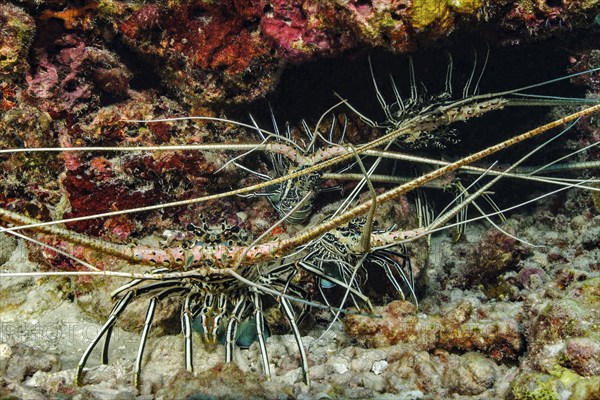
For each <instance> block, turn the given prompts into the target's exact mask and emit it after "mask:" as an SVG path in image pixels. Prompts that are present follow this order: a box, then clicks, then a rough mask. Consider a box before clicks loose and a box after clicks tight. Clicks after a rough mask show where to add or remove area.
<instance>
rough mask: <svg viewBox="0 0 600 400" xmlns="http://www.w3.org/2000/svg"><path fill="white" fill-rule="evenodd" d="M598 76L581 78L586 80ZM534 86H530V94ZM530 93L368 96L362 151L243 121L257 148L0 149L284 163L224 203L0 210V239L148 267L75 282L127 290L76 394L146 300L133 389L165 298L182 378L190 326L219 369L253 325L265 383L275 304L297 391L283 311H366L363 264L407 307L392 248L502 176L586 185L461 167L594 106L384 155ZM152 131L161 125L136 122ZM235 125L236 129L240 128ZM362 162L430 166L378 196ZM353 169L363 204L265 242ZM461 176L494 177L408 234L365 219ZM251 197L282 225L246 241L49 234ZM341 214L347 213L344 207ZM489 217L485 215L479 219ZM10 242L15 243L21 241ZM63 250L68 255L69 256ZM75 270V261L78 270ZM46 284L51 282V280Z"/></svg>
mask: <svg viewBox="0 0 600 400" xmlns="http://www.w3.org/2000/svg"><path fill="white" fill-rule="evenodd" d="M597 70H598V69H595V70H592V71H587V72H586V73H591V72H595V71H597ZM562 79H566V78H562ZM534 86H536V85H532V86H530V87H534ZM413 87H414V84H413ZM530 87H526V88H521V89H518V90H513V91H506V92H502V93H495V94H490V95H470V96H468V94H469V93H468V89H466V91H467V94H466V95H465V97H466V98H464V99H461V100H458V101H449V100H447V97H445V96H441V97H439V99H438V101H437V102H435V103H433V104H428V105H427V106H426V107H421V106H420V104H419V101H418V100H419V99H418V94H417V92H416V90H415V91H414V92H413V93H412V94H411V99H410V100H409V101H408V102H406V103H404V102H402V98H401V97H400V95H399V94H398V92H397V90H396V89H395V88H394V92H395V93H396V102H395V103H393V104H392V105H387V104H386V103H385V101H384V100H383V97H382V96H381V94H380V93H379V90H378V89H377V86H376V91H377V97H378V100H379V102H380V103H381V105H382V107H383V109H384V111H385V114H386V117H387V118H388V120H387V122H386V123H384V124H377V123H374V122H372V121H370V120H369V119H368V118H366V117H364V116H362V115H361V118H363V120H365V121H367V123H369V124H370V125H372V126H375V127H384V128H386V132H385V133H384V134H383V135H382V136H380V137H378V138H376V139H374V140H372V141H370V142H368V143H365V144H362V145H350V144H344V143H333V141H332V140H331V139H330V140H326V139H323V138H322V136H321V134H320V133H319V131H318V124H317V128H315V130H314V132H313V133H312V135H311V137H310V143H309V145H308V146H306V147H304V148H301V147H300V146H299V145H297V144H295V143H294V141H293V140H292V139H291V138H289V137H284V136H282V135H280V134H279V132H278V130H277V127H276V126H277V125H276V123H274V125H275V127H276V131H275V133H271V132H267V131H265V130H263V129H261V128H259V127H258V124H256V123H255V122H253V125H246V126H247V127H249V128H251V129H255V130H257V131H258V132H261V133H262V134H264V136H263V141H262V143H252V144H234V145H223V144H217V145H190V146H162V147H135V148H109V147H97V148H95V147H71V148H64V149H41V148H40V149H6V150H0V153H15V152H35V151H145V150H153V151H164V150H184V149H185V150H196V151H210V150H218V151H222V150H236V151H248V152H251V151H262V152H267V153H271V154H275V155H277V157H283V158H285V159H286V161H285V163H284V164H285V165H286V167H287V169H288V170H287V171H285V170H284V169H285V168H282V167H281V166H274V168H275V169H276V170H279V171H278V175H280V176H278V177H274V178H269V179H268V180H267V181H266V182H263V183H259V184H255V185H251V186H248V187H245V188H241V189H235V190H232V191H229V192H225V193H219V194H213V195H208V196H203V197H199V198H194V199H190V200H182V201H176V202H171V203H167V204H161V205H156V206H150V207H143V208H137V209H129V210H120V211H114V212H110V213H104V214H97V215H91V216H85V217H76V218H69V219H63V220H58V221H49V222H40V221H38V220H35V219H33V218H29V217H26V216H24V215H21V214H18V213H15V212H11V211H8V210H5V209H0V219H2V220H3V221H5V222H7V223H10V224H13V226H12V227H10V228H1V229H0V232H7V233H12V234H18V233H17V231H20V230H24V229H29V230H34V231H38V232H43V233H46V234H48V235H53V236H56V237H59V238H61V239H62V240H64V241H66V242H69V243H72V244H73V245H79V246H82V247H83V248H84V249H87V250H85V251H84V252H83V253H82V254H83V255H82V258H84V259H85V258H87V257H88V252H89V255H90V257H89V258H93V257H91V252H101V253H103V254H105V255H110V256H115V257H118V258H122V259H124V260H127V261H129V262H131V263H138V264H146V265H151V266H159V267H158V268H156V269H154V270H152V271H150V272H149V273H134V274H126V273H117V272H106V271H99V270H95V271H92V272H85V274H89V275H115V276H125V277H129V278H131V279H132V281H130V282H129V283H127V284H125V285H123V286H121V287H120V288H118V289H117V290H115V291H114V292H113V293H112V296H113V297H114V298H115V299H116V302H115V305H114V307H113V309H112V311H111V313H110V315H109V317H108V320H107V321H106V322H105V324H104V325H103V327H102V329H101V330H100V332H99V334H98V335H97V337H96V338H95V339H94V340H93V341H92V342H91V343H90V345H89V347H88V348H87V349H86V351H85V352H84V354H83V356H82V358H81V361H80V363H79V365H78V367H77V373H76V382H77V384H81V383H82V382H83V380H82V378H83V370H84V367H85V365H86V362H87V360H88V358H89V356H90V354H91V352H92V350H93V349H94V348H95V347H96V345H97V344H98V342H99V341H100V339H101V338H102V337H105V342H104V346H103V350H102V362H103V363H107V362H108V348H109V343H110V338H111V334H112V331H113V328H114V326H115V323H116V321H117V319H118V318H119V316H120V315H122V313H123V311H124V310H125V309H126V307H127V306H128V305H129V304H130V303H131V302H132V301H133V300H135V299H137V298H140V297H150V300H149V303H148V309H147V313H146V318H145V323H144V327H143V331H142V337H141V341H140V345H139V350H138V354H137V361H136V364H135V369H134V384H135V385H136V386H137V385H138V383H139V380H140V373H141V364H142V358H143V353H144V348H145V346H146V343H147V338H148V334H149V331H150V328H151V325H152V321H153V316H154V312H155V309H156V306H157V303H158V302H159V301H160V300H162V299H164V298H167V297H172V296H177V297H181V298H183V305H182V307H181V325H182V331H183V334H184V338H185V365H186V368H187V369H188V370H190V371H191V370H192V369H193V360H192V336H193V334H192V333H193V328H192V327H193V325H194V321H195V320H199V321H200V325H201V329H200V330H201V332H202V334H203V335H204V337H205V339H206V340H207V341H211V342H216V341H218V340H220V341H222V342H224V344H225V346H226V361H227V362H230V361H232V359H233V351H234V349H235V346H236V343H237V344H240V343H241V342H244V340H246V339H247V338H240V334H239V332H238V331H239V330H240V327H241V326H244V329H247V326H248V323H250V324H253V325H254V331H255V333H253V335H254V338H255V339H256V340H257V341H258V342H259V346H260V349H261V354H262V364H263V369H264V372H265V374H266V375H267V377H269V376H270V364H269V359H268V355H267V350H266V338H267V336H268V335H267V331H268V327H267V325H266V323H265V322H264V311H263V301H264V298H265V297H272V298H273V299H275V301H276V302H278V303H279V305H280V307H281V309H282V311H283V313H284V315H285V317H286V318H287V320H288V322H289V325H290V326H291V328H292V331H293V334H294V337H295V339H296V341H297V345H298V349H299V352H300V356H301V364H302V371H303V375H304V381H305V382H306V383H307V384H309V382H310V378H309V370H308V360H307V356H306V353H305V350H304V347H303V344H302V338H301V334H300V331H299V329H298V323H297V321H298V315H297V314H298V309H297V308H296V309H295V308H294V305H293V303H295V304H298V305H299V306H298V307H300V308H301V310H300V311H301V312H304V311H306V309H307V308H308V307H321V308H325V309H329V310H332V311H335V312H338V313H339V312H341V311H343V312H349V311H348V310H343V307H344V302H345V300H346V298H347V296H350V297H351V298H352V299H353V300H354V302H355V304H356V305H357V306H358V307H365V308H366V311H367V312H371V305H370V300H369V299H368V297H366V296H365V295H364V294H363V293H362V291H361V285H360V281H361V279H359V278H358V275H360V271H361V270H362V267H363V266H364V265H365V264H366V263H370V264H373V265H376V266H378V267H380V268H381V269H382V270H383V271H384V273H385V274H386V276H387V277H388V278H389V280H390V281H391V283H392V285H393V286H394V288H396V290H397V291H398V292H399V293H400V294H401V295H402V296H403V297H404V291H403V287H404V288H408V290H409V291H410V294H411V297H413V298H414V299H415V301H416V295H415V292H414V290H415V289H414V280H413V276H412V267H411V265H410V259H409V257H408V256H407V255H406V254H405V252H404V251H403V249H402V247H400V246H401V245H402V244H403V243H406V242H409V241H412V240H415V239H416V238H419V237H423V236H426V235H429V234H431V233H432V232H433V231H435V230H437V229H440V228H441V227H442V226H444V225H445V224H446V223H447V222H448V220H449V219H450V218H452V217H454V216H455V215H456V214H457V213H459V212H460V211H461V210H462V209H464V207H466V205H468V204H471V203H473V202H474V200H475V199H477V198H478V197H480V196H482V195H483V194H484V193H485V192H486V191H487V190H488V189H489V187H491V185H493V184H494V183H495V182H496V181H497V180H498V179H500V178H502V177H513V178H520V179H532V180H540V181H546V182H551V183H556V184H562V185H564V186H566V187H572V186H576V187H577V186H585V183H586V182H582V181H579V182H577V183H576V184H570V183H565V182H560V181H558V180H555V179H551V178H543V177H525V176H523V175H522V174H520V173H515V172H512V171H511V170H512V168H515V167H516V166H517V165H516V164H515V165H513V167H511V168H509V170H506V171H503V172H499V171H495V170H493V169H490V170H482V169H478V168H475V167H469V165H470V164H472V163H473V162H475V161H478V160H480V159H482V158H484V157H486V156H488V155H491V154H494V153H496V152H498V151H501V150H503V149H506V148H508V147H510V146H513V145H515V144H517V143H520V142H522V141H525V140H527V139H530V138H532V137H535V136H537V135H539V134H542V133H544V132H546V131H548V130H551V129H553V128H555V127H558V126H560V125H562V124H565V123H567V122H570V121H575V120H577V119H578V118H581V117H583V116H587V115H590V114H592V113H595V112H597V111H599V110H600V105H598V104H596V105H593V106H591V107H589V108H586V109H584V110H582V111H579V112H575V113H572V114H570V115H568V116H566V117H563V118H560V119H558V120H555V121H553V122H550V123H548V124H545V125H542V126H539V127H537V128H535V129H532V130H530V131H528V132H525V133H523V134H520V135H518V136H515V137H513V138H510V139H508V140H505V141H503V142H501V143H498V144H496V145H494V146H490V147H488V148H486V149H484V150H481V151H478V152H475V153H473V154H470V155H468V156H466V157H464V158H461V159H459V160H457V161H455V162H451V163H443V162H441V161H436V160H427V159H424V158H418V157H414V156H409V155H404V154H400V153H394V152H390V151H389V150H388V149H389V147H390V145H391V144H392V143H393V142H394V141H398V140H404V141H408V142H415V141H418V140H419V138H420V137H421V135H430V134H431V133H432V132H435V131H436V130H437V129H439V128H441V127H444V126H448V125H450V124H452V123H454V122H457V121H466V120H468V119H470V118H473V117H477V116H479V115H481V114H483V113H486V112H489V111H493V110H499V109H502V108H504V107H505V106H507V105H510V104H511V103H519V102H521V101H522V100H521V99H518V98H517V99H514V98H513V97H515V96H519V94H521V92H523V91H524V90H526V89H529V88H530ZM511 96H512V97H511ZM582 102H583V101H582ZM343 103H345V101H343ZM409 106H410V107H409ZM355 111H356V110H355ZM359 115H360V114H359ZM200 118H202V119H205V120H210V119H211V118H208V117H200ZM175 120H178V118H172V119H168V120H162V121H175ZM219 120H220V119H219ZM159 121H161V120H152V121H144V122H159ZM133 122H136V121H133ZM137 122H140V121H137ZM237 124H238V125H243V124H240V123H237ZM332 129H333V127H332ZM305 130H306V131H307V132H309V133H310V129H308V128H305ZM318 137H321V139H323V141H324V142H325V143H326V144H327V145H326V146H325V147H323V148H320V149H315V147H314V143H315V141H316V140H317V138H318ZM381 148H383V150H381ZM361 156H374V157H379V158H381V157H389V158H402V159H407V160H417V161H419V162H428V163H432V164H436V165H438V168H436V169H434V170H433V171H431V172H428V173H425V174H423V175H421V176H419V177H417V178H414V179H412V180H409V181H408V182H406V183H403V184H400V185H397V186H395V187H394V188H392V189H390V190H387V191H385V192H384V193H381V194H379V195H377V194H376V192H375V190H374V188H373V186H372V182H371V175H373V171H374V167H372V168H371V169H369V171H368V172H367V171H366V169H365V167H364V165H363V163H362V160H361ZM352 161H355V162H356V164H358V166H359V167H360V170H361V174H360V176H359V177H361V178H363V180H364V182H365V184H367V185H368V186H369V192H370V194H371V197H370V199H369V200H366V201H363V202H361V203H359V204H358V205H355V206H354V207H352V208H349V209H347V210H341V209H340V211H339V212H337V213H335V214H334V215H333V216H331V217H330V218H327V219H325V220H323V221H321V222H320V223H319V224H318V225H315V226H312V227H308V228H306V229H304V230H302V231H300V232H299V233H298V234H296V235H293V236H291V237H289V238H287V239H276V240H271V241H264V238H265V237H266V236H267V234H268V233H269V232H270V231H272V230H273V229H274V228H275V227H277V226H278V225H280V224H282V223H284V221H286V220H287V221H288V222H291V223H298V222H302V221H304V220H305V219H306V217H307V215H308V214H309V213H310V211H311V210H312V207H313V203H314V199H315V197H316V195H317V193H316V192H317V191H318V189H317V187H318V184H319V183H320V181H321V179H323V178H324V175H325V174H326V172H324V171H326V170H328V169H330V168H331V167H333V166H336V165H342V164H344V163H349V162H352ZM276 162H279V163H281V161H273V163H274V164H275V163H276ZM284 164H281V165H284ZM461 168H465V169H470V170H471V171H474V172H475V173H479V174H490V175H495V176H496V177H495V178H494V179H492V180H491V181H490V182H488V183H486V184H484V185H482V186H481V187H480V188H478V189H477V190H475V191H474V192H472V193H469V192H467V189H464V188H463V193H462V196H463V198H464V200H462V201H460V202H459V204H458V205H456V206H454V207H452V208H450V209H449V210H448V211H446V212H444V213H443V214H442V215H441V216H440V217H438V218H437V219H435V220H434V221H428V222H427V223H425V224H424V225H423V226H421V227H419V228H415V229H412V230H397V229H395V228H394V227H387V228H384V229H374V220H373V215H374V213H375V210H376V207H377V206H378V205H381V204H383V203H386V202H389V201H391V200H393V199H396V198H398V197H399V196H401V195H403V194H405V193H408V192H409V191H412V190H414V189H417V188H420V187H422V186H423V185H426V184H428V183H430V182H432V181H434V180H436V179H438V178H440V177H442V176H444V175H446V174H449V173H451V172H453V171H456V170H459V169H461ZM261 190H265V191H266V193H265V194H266V195H267V196H269V199H270V200H271V202H272V203H274V205H276V207H277V206H278V205H279V207H277V210H278V212H279V214H280V217H281V219H280V220H279V221H278V222H277V223H276V224H274V225H273V226H272V227H271V228H270V229H269V230H267V231H266V232H265V233H264V234H262V235H261V236H260V237H258V238H257V239H254V240H252V239H250V237H249V235H246V234H243V232H240V231H239V229H233V228H232V227H230V226H227V225H225V224H224V225H223V226H222V229H221V230H220V232H217V233H216V234H214V232H212V231H211V230H212V228H211V227H210V226H208V225H206V224H203V226H201V227H194V228H195V232H194V233H192V234H191V240H189V241H188V242H186V243H182V244H181V245H179V246H169V247H161V248H156V247H146V246H141V245H122V244H114V243H109V242H106V241H103V240H100V239H97V238H93V237H89V236H86V235H82V234H78V233H74V232H71V231H69V230H67V229H64V228H60V227H58V226H57V225H58V224H61V223H67V222H77V221H83V220H87V219H92V218H102V217H108V216H115V215H120V214H125V213H133V212H142V211H148V210H153V209H159V208H165V207H174V206H181V205H186V204H193V203H199V202H206V201H209V200H215V199H219V198H223V197H227V196H234V195H244V194H256V193H259V191H261ZM469 190H470V189H469ZM355 197H356V195H355V194H354V195H352V196H351V199H352V200H353V199H355ZM344 207H347V205H346V206H344ZM363 215H366V217H364V218H361V216H363ZM488 216H489V215H484V217H486V218H487V217H488ZM18 235H21V234H18ZM21 236H22V237H24V236H23V235H21ZM25 238H26V237H25ZM28 239H29V238H28ZM38 243H39V242H38ZM66 250H67V251H68V249H66ZM59 251H61V250H59ZM71 258H73V257H71ZM77 261H80V260H77ZM81 262H82V263H84V262H83V261H81ZM84 265H88V267H89V268H91V269H95V268H94V267H93V266H89V264H84ZM46 274H47V275H50V273H46ZM59 274H60V273H59ZM64 274H72V275H74V274H75V273H67V272H65V273H64ZM302 274H309V275H311V276H313V277H315V278H316V279H318V280H319V281H320V282H321V287H323V288H325V287H328V286H330V285H338V286H339V287H341V288H342V289H343V290H344V291H345V295H344V302H342V304H341V305H340V308H337V307H334V306H332V305H330V304H329V302H328V301H327V300H326V299H325V302H326V304H322V303H320V302H316V301H314V300H312V299H311V297H310V294H309V293H308V289H307V287H306V285H305V283H303V282H302V278H301V275H302ZM3 275H4V276H11V275H18V274H11V273H6V274H3ZM249 321H250V322H249ZM244 324H245V325H244Z"/></svg>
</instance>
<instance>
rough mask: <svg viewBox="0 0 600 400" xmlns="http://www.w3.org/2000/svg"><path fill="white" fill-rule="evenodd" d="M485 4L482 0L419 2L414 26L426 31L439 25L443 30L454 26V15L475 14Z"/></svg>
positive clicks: (432, 0)
mask: <svg viewBox="0 0 600 400" xmlns="http://www.w3.org/2000/svg"><path fill="white" fill-rule="evenodd" d="M482 4H483V1H482V0H464V1H463V0H419V1H415V3H414V5H413V9H412V15H411V20H412V25H413V27H415V28H417V29H424V28H426V27H428V26H429V25H432V24H434V23H437V24H439V25H440V27H441V28H442V29H444V30H445V29H448V28H449V27H450V25H451V24H452V21H453V18H452V14H453V13H457V14H473V13H475V12H476V11H477V10H478V9H479V8H480V7H481V6H482Z"/></svg>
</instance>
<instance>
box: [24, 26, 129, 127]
mask: <svg viewBox="0 0 600 400" xmlns="http://www.w3.org/2000/svg"><path fill="white" fill-rule="evenodd" d="M55 44H56V45H57V47H58V48H59V49H60V51H59V52H58V54H56V55H54V54H50V53H46V52H44V53H42V55H41V58H40V62H39V65H38V66H37V68H36V70H35V72H34V73H33V74H27V75H26V81H27V86H28V87H27V91H26V95H27V99H28V101H29V102H30V103H32V104H35V105H36V106H37V107H39V108H40V109H41V110H43V111H46V112H48V113H49V114H50V115H51V116H53V117H59V116H65V115H77V114H79V113H82V112H84V111H89V110H90V109H93V108H95V107H96V106H97V105H98V103H99V93H97V92H95V91H94V88H95V87H96V86H98V88H99V89H100V91H104V92H110V93H112V94H125V93H126V91H127V90H128V82H129V79H130V78H131V74H130V73H129V72H128V71H127V69H126V68H125V66H124V65H123V64H121V63H120V62H119V61H118V59H117V57H116V56H115V55H114V54H112V53H110V52H109V51H107V50H104V49H100V48H96V47H91V46H89V45H88V43H87V42H86V41H85V39H84V38H82V37H80V36H77V35H74V34H71V35H65V36H63V37H62V38H61V39H60V40H58V41H57V42H56V43H55Z"/></svg>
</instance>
